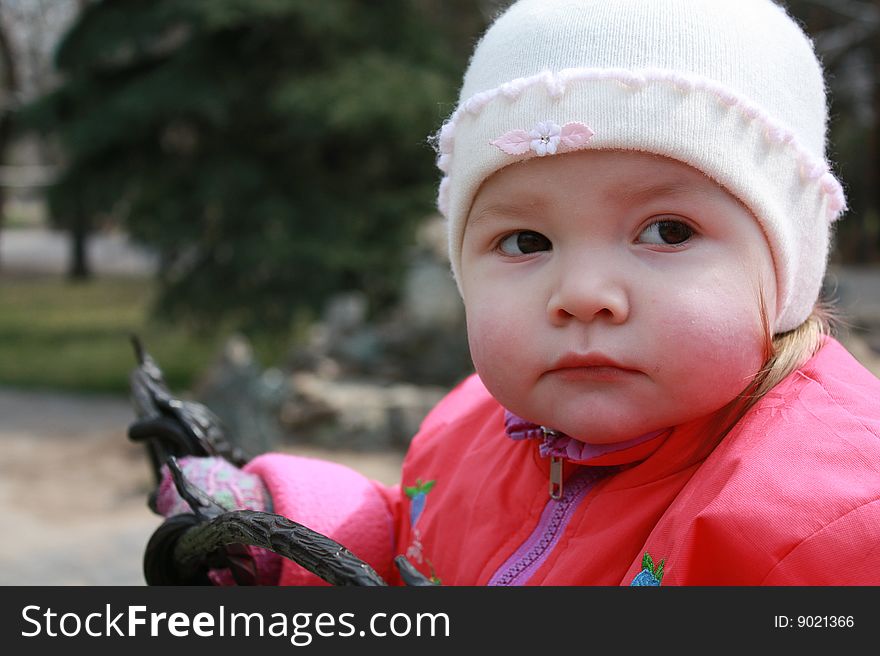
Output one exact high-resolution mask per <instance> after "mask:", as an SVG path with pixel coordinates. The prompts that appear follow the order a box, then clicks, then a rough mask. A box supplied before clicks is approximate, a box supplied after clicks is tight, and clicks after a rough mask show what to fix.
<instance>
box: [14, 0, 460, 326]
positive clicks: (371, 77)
mask: <svg viewBox="0 0 880 656" xmlns="http://www.w3.org/2000/svg"><path fill="white" fill-rule="evenodd" d="M438 2H439V0H438ZM438 2H425V1H421V2H414V1H413V0H383V1H382V2H377V3H372V2H363V1H362V0H320V1H315V0H102V1H99V2H93V3H91V4H89V5H88V6H87V7H86V8H85V10H84V11H83V12H82V14H81V16H80V18H79V20H78V21H77V23H76V24H75V25H74V27H73V28H72V29H71V31H70V32H69V33H68V34H67V35H66V37H65V38H64V39H63V41H62V43H61V45H60V47H59V50H58V53H57V65H58V67H59V68H60V70H61V71H62V73H63V76H64V83H63V85H62V86H61V87H60V88H58V89H57V90H56V91H54V92H53V93H52V94H50V95H49V96H47V97H45V98H43V99H41V100H40V101H39V102H37V103H36V104H35V105H33V106H32V107H31V108H30V109H29V110H28V112H27V117H28V124H29V125H31V126H36V127H39V128H40V129H42V130H45V131H51V132H54V133H56V134H57V135H58V136H59V137H60V140H61V143H62V145H63V147H64V149H65V152H66V154H67V158H68V165H67V166H66V170H65V173H64V174H63V176H62V177H61V178H60V180H59V181H58V183H57V184H56V185H55V186H54V187H53V188H52V189H51V191H50V206H51V208H52V213H53V215H54V216H56V217H68V219H69V220H70V219H72V218H73V219H75V220H78V221H83V220H87V221H90V222H95V221H99V220H102V218H106V217H113V218H114V219H115V220H118V221H120V222H122V224H123V225H124V226H125V228H126V229H127V230H128V232H129V233H130V234H131V235H132V236H133V237H134V238H135V239H137V240H140V241H142V242H144V243H146V244H148V245H151V246H152V247H154V248H155V249H157V251H158V252H159V253H160V257H161V261H162V266H161V272H160V279H161V297H160V308H161V309H162V310H163V311H164V312H165V313H166V314H168V315H170V316H172V317H175V318H177V319H186V320H190V321H192V322H194V323H196V324H199V325H202V326H209V325H212V324H213V325H216V323H217V322H219V321H221V320H222V321H227V322H231V323H232V324H234V325H236V326H238V327H244V328H248V327H251V328H253V327H257V328H260V329H263V330H269V329H282V330H283V329H285V328H286V327H287V326H289V324H290V321H291V318H292V317H293V316H294V314H295V313H296V312H297V311H298V310H301V309H304V308H311V309H313V310H314V309H318V308H319V307H320V305H321V303H322V301H323V300H324V299H326V297H327V296H328V295H330V294H331V293H333V292H334V291H337V290H342V289H360V290H363V291H364V292H365V293H366V294H367V295H368V297H369V299H370V300H371V301H372V307H373V308H381V307H382V306H383V305H384V304H387V303H388V302H390V301H391V300H393V299H394V297H395V293H396V291H397V286H398V281H399V279H400V274H401V270H402V267H403V265H404V263H405V255H406V251H407V245H408V244H409V242H410V239H411V235H412V230H413V227H414V225H415V224H416V223H417V222H418V221H419V220H420V219H422V218H423V217H425V216H426V215H427V214H428V213H430V212H431V211H432V209H433V202H434V193H435V185H436V182H437V179H438V177H437V174H436V172H435V169H434V162H433V160H434V154H433V152H432V151H431V149H430V147H429V146H428V145H427V142H426V137H427V135H429V134H430V133H431V132H433V131H435V130H436V129H437V128H438V127H439V125H440V123H441V122H442V119H443V118H444V117H445V115H446V114H447V113H448V111H449V110H450V109H451V107H452V103H453V102H454V100H455V95H456V91H457V85H458V82H459V77H460V74H461V71H462V70H463V67H464V65H465V60H464V57H465V54H464V53H463V51H462V49H461V48H455V47H453V46H452V45H451V43H452V41H451V37H449V36H447V34H448V31H445V30H443V29H438V23H437V21H436V19H437V17H438V16H441V15H445V14H444V12H443V10H442V9H438V6H439V5H438ZM446 18H447V19H448V18H449V17H448V16H447V17H446ZM447 22H448V20H447Z"/></svg>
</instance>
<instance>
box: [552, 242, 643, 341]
mask: <svg viewBox="0 0 880 656" xmlns="http://www.w3.org/2000/svg"><path fill="white" fill-rule="evenodd" d="M630 301H631V299H630V293H629V290H628V285H627V283H626V276H625V275H624V273H623V272H622V271H621V270H620V266H619V263H617V266H615V263H614V262H612V261H609V260H608V259H605V260H602V261H600V259H599V258H597V257H595V254H582V255H581V256H580V257H578V258H577V260H575V261H573V262H570V263H564V262H560V266H559V269H558V272H557V275H556V277H555V281H554V287H553V289H552V291H551V293H550V297H549V300H548V303H547V314H548V317H549V319H550V322H551V323H552V324H554V325H560V326H561V325H564V324H566V323H568V322H570V321H572V320H577V321H581V322H583V323H589V322H592V321H596V320H599V319H601V320H604V321H607V322H609V323H612V324H620V323H624V322H625V321H626V320H627V319H628V318H629V313H630Z"/></svg>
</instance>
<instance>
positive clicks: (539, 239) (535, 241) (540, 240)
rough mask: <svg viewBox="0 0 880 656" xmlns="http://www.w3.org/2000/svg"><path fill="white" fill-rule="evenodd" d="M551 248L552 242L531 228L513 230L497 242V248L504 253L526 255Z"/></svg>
mask: <svg viewBox="0 0 880 656" xmlns="http://www.w3.org/2000/svg"><path fill="white" fill-rule="evenodd" d="M552 248H553V244H551V243H550V240H549V239H547V238H546V237H545V236H544V235H542V234H541V233H539V232H532V231H531V230H521V231H520V232H514V233H513V234H511V235H508V236H507V237H505V238H504V239H502V240H501V243H499V244H498V249H499V250H500V251H501V252H502V253H504V254H505V255H528V254H529V253H539V252H541V251H549V250H551V249H552Z"/></svg>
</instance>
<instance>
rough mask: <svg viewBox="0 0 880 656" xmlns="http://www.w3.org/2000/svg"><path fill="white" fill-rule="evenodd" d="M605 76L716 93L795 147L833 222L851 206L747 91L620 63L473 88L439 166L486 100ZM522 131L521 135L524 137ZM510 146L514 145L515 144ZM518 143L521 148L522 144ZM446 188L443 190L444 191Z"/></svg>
mask: <svg viewBox="0 0 880 656" xmlns="http://www.w3.org/2000/svg"><path fill="white" fill-rule="evenodd" d="M603 80H609V81H614V82H618V83H620V84H623V85H624V86H627V87H629V88H632V89H634V90H638V89H640V88H642V87H644V86H645V85H647V84H650V83H657V82H659V83H665V84H671V85H673V86H675V87H676V88H677V89H679V90H681V91H682V92H692V91H704V92H706V93H709V94H711V95H713V96H715V97H716V98H717V99H718V101H719V102H721V103H723V104H724V105H726V106H728V107H731V108H736V109H738V110H739V111H740V112H741V113H742V114H743V115H744V116H745V117H747V118H748V119H750V120H753V121H757V122H758V123H759V124H760V125H761V126H762V127H763V128H764V136H765V138H766V139H767V140H768V141H769V142H770V143H773V144H776V145H781V146H785V147H788V148H791V149H793V150H794V152H795V159H796V160H797V162H798V164H799V165H800V172H801V175H802V176H803V177H804V178H806V179H808V180H811V181H819V188H820V189H821V190H822V193H824V194H825V195H827V196H828V221H829V222H832V221H835V220H837V219H838V218H839V217H840V214H841V213H842V212H843V211H844V210H845V209H846V196H845V195H844V193H843V187H842V186H841V184H840V182H839V181H838V180H837V178H836V177H834V175H833V174H832V173H831V171H830V167H829V166H828V163H827V162H826V161H824V160H822V159H820V158H817V157H816V156H814V155H813V154H812V153H811V152H809V151H808V150H807V149H806V147H804V145H803V144H801V143H800V142H799V140H798V138H797V136H796V135H795V134H794V133H793V132H792V131H791V130H789V129H788V128H787V127H786V126H784V125H783V124H782V123H780V122H779V121H777V120H776V119H775V118H773V117H772V116H771V115H770V114H768V113H767V112H766V111H765V110H764V109H762V108H761V107H759V106H758V105H756V104H754V103H753V102H752V101H751V100H749V99H748V98H746V97H745V96H743V95H741V94H739V93H737V92H736V91H733V90H731V89H729V88H727V87H725V86H724V85H722V84H720V83H719V82H716V81H715V80H711V79H708V78H704V77H700V76H697V75H692V74H685V73H680V72H677V71H668V70H663V69H644V70H639V71H631V70H626V69H619V68H567V69H564V70H562V71H559V72H557V73H554V72H552V71H543V72H541V73H538V74H537V75H531V76H528V77H522V78H517V79H515V80H511V81H509V82H505V83H504V84H502V85H501V86H498V87H495V88H493V89H488V90H486V91H481V92H479V93H477V94H474V95H473V96H471V97H470V98H468V99H466V100H464V101H463V102H462V103H461V104H460V105H459V107H458V108H457V109H456V110H455V112H453V114H452V116H451V117H450V118H449V120H448V121H447V122H446V123H445V124H444V125H443V127H442V128H441V130H440V136H439V139H438V146H439V148H438V155H439V158H438V168H439V169H440V170H441V171H443V172H444V173H448V172H449V171H450V170H451V167H452V151H453V150H454V146H455V134H454V133H455V126H456V124H457V122H458V120H459V118H461V116H462V115H463V114H471V115H477V114H479V113H480V112H481V111H482V110H483V108H484V107H485V106H486V105H488V104H489V103H491V102H493V101H494V100H496V99H497V98H498V97H499V96H500V97H503V98H504V99H507V100H509V101H512V100H516V99H517V98H519V96H520V95H521V94H522V93H523V92H524V91H525V90H527V89H530V88H532V87H535V86H541V85H543V86H544V87H545V88H546V89H547V92H548V93H549V94H550V95H551V97H554V98H558V97H560V96H562V95H563V94H564V93H565V91H566V89H567V88H568V86H569V85H570V84H571V83H572V82H588V81H603ZM567 125H568V124H567ZM512 132H515V133H517V134H518V133H519V132H522V131H516V130H514V131H512ZM509 135H511V132H508V133H506V134H505V135H502V137H499V139H496V140H495V141H493V142H491V143H492V144H493V145H496V146H497V147H499V148H501V149H502V150H504V151H505V152H509V151H508V150H506V149H505V148H502V145H500V144H499V143H497V142H499V141H501V140H503V139H504V138H505V137H508V136H509ZM521 136H522V135H519V137H521ZM516 138H517V137H509V138H508V140H507V141H506V142H502V143H504V144H508V143H509V142H511V140H515V139H516ZM509 147H511V148H513V146H512V145H510V146H509ZM517 148H521V146H518V147H517ZM527 152H528V150H524V151H522V153H511V154H525V153H527ZM447 188H448V186H447ZM443 191H445V189H444V190H443ZM443 191H441V194H440V195H441V196H442V195H443ZM440 204H441V206H442V205H445V199H442V198H441V199H440Z"/></svg>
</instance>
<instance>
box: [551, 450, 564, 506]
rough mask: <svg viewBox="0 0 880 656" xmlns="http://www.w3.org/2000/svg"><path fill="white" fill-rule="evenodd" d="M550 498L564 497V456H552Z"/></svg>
mask: <svg viewBox="0 0 880 656" xmlns="http://www.w3.org/2000/svg"><path fill="white" fill-rule="evenodd" d="M550 498H551V499H557V500H558V499H561V498H562V458H560V457H559V456H550Z"/></svg>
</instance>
